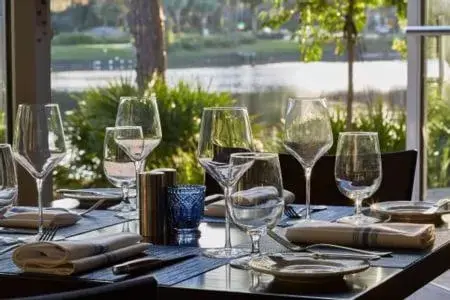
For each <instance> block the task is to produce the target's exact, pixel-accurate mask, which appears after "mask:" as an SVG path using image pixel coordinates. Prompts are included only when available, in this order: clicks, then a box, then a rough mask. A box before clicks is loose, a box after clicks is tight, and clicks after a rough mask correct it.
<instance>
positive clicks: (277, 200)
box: [227, 153, 284, 269]
mask: <svg viewBox="0 0 450 300" xmlns="http://www.w3.org/2000/svg"><path fill="white" fill-rule="evenodd" d="M230 165H231V169H236V170H239V172H241V173H243V174H242V176H241V178H240V179H239V180H238V182H237V183H236V185H235V186H234V188H233V193H232V194H231V198H230V200H229V201H228V202H227V210H228V213H229V215H230V217H231V219H232V220H233V223H234V224H236V226H238V227H239V228H241V229H243V230H245V231H246V232H247V234H248V235H249V236H250V238H251V241H252V250H251V253H250V255H249V256H245V257H241V258H236V259H234V260H232V261H231V262H230V265H232V266H234V267H237V268H242V269H249V266H248V262H249V261H250V259H252V258H253V257H255V256H258V255H261V253H260V250H259V241H260V239H261V235H264V234H266V232H267V230H270V229H272V228H274V227H275V225H276V224H277V223H278V221H279V220H280V218H281V215H282V213H283V208H284V198H283V180H282V177H281V168H280V162H279V160H278V154H275V153H233V154H231V158H230Z"/></svg>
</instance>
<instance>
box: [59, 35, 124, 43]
mask: <svg viewBox="0 0 450 300" xmlns="http://www.w3.org/2000/svg"><path fill="white" fill-rule="evenodd" d="M130 39H131V37H130V36H129V35H128V34H124V35H122V36H117V37H97V36H94V35H91V34H87V33H80V32H70V33H60V34H58V35H56V36H55V37H53V39H52V45H89V44H123V43H129V42H130Z"/></svg>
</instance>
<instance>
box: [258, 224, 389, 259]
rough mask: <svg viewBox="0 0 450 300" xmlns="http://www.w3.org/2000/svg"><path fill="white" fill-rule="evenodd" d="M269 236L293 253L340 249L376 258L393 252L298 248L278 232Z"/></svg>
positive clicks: (326, 246) (337, 247) (331, 245)
mask: <svg viewBox="0 0 450 300" xmlns="http://www.w3.org/2000/svg"><path fill="white" fill-rule="evenodd" d="M267 235H268V236H270V237H271V238H272V239H273V240H274V241H276V242H278V243H279V244H280V245H282V246H284V247H286V248H288V249H289V250H291V251H293V252H313V251H312V250H311V249H312V248H324V247H325V248H334V249H339V250H344V251H350V252H354V253H359V254H366V255H376V256H380V257H383V256H390V255H391V254H392V252H388V251H386V252H380V251H368V250H362V249H357V248H351V247H346V246H339V245H334V244H323V243H320V244H312V245H308V246H304V247H302V246H298V245H295V244H293V243H291V242H289V241H288V240H286V239H285V238H283V237H282V236H280V235H278V234H277V233H276V232H274V231H273V230H268V231H267Z"/></svg>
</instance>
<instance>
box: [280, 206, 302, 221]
mask: <svg viewBox="0 0 450 300" xmlns="http://www.w3.org/2000/svg"><path fill="white" fill-rule="evenodd" d="M304 210H305V208H302V210H301V211H300V213H301V212H302V211H304ZM284 214H285V215H286V217H288V218H291V219H300V218H301V217H302V216H301V215H300V214H299V213H297V212H296V211H295V209H294V208H293V207H292V206H290V205H285V206H284Z"/></svg>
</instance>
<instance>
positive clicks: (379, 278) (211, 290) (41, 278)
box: [0, 206, 450, 299]
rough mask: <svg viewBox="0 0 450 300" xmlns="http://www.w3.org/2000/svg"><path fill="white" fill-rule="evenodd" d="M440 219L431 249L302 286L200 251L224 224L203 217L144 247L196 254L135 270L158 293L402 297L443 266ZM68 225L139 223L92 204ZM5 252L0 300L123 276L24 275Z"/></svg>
mask: <svg viewBox="0 0 450 300" xmlns="http://www.w3.org/2000/svg"><path fill="white" fill-rule="evenodd" d="M352 212H353V209H352V208H351V207H342V206H328V207H327V209H326V210H324V211H320V212H317V213H314V214H313V215H312V216H313V219H314V218H316V217H317V218H322V219H324V218H325V219H326V218H329V219H330V218H337V217H339V216H341V215H343V214H344V215H345V214H351V213H352ZM442 218H443V221H444V222H442V224H440V225H439V226H437V227H436V240H435V243H434V245H433V246H432V248H431V249H426V250H421V251H419V250H399V249H390V250H392V251H393V254H392V255H391V257H386V258H384V257H383V258H382V259H380V260H377V261H370V265H371V266H370V267H369V268H368V269H366V270H364V271H362V272H359V273H355V274H351V275H345V276H344V277H343V279H342V280H337V281H329V282H326V281H325V282H324V281H320V282H317V283H314V282H311V283H309V284H300V283H292V282H283V281H279V280H276V279H275V278H274V277H273V276H272V275H268V274H262V273H258V272H255V271H253V270H242V269H237V268H233V267H231V266H230V265H229V264H228V262H229V260H227V259H215V258H208V257H206V256H203V255H202V249H204V248H210V247H222V246H223V243H224V237H225V225H224V222H221V221H220V219H216V220H214V219H211V218H210V219H208V218H205V219H204V220H203V222H202V223H201V224H200V226H199V232H198V238H194V239H192V238H190V239H184V238H183V237H180V236H178V237H174V239H173V240H172V243H171V244H170V245H150V248H149V250H148V252H149V254H152V255H156V256H161V257H164V256H170V255H174V254H180V253H183V254H186V253H187V254H189V253H191V254H192V253H194V254H198V255H197V257H196V258H194V259H190V260H188V261H185V262H182V263H179V264H177V265H173V266H169V267H165V268H162V269H159V270H156V271H151V272H149V273H147V274H140V275H139V276H153V277H155V279H156V280H157V281H158V284H159V287H158V298H159V299H169V298H170V299H174V297H185V298H186V299H381V298H382V297H388V298H389V299H402V298H405V297H407V296H409V295H410V294H412V293H414V292H415V291H416V290H418V289H420V288H421V287H423V286H424V285H426V284H427V283H428V282H430V281H432V280H433V279H435V278H436V277H438V276H439V275H440V274H442V273H444V272H445V271H447V270H448V269H449V267H450V259H449V257H450V225H449V224H450V215H447V216H443V217H442ZM295 221H296V220H291V219H289V218H285V220H284V221H283V222H284V226H278V227H277V228H275V230H276V231H277V232H279V233H281V234H282V233H283V230H285V227H286V226H289V225H291V223H295ZM286 224H287V225H286ZM71 227H73V228H71ZM71 227H67V228H61V229H60V230H59V231H58V234H57V236H59V237H60V238H61V237H62V238H65V239H74V240H76V239H90V238H92V239H95V237H98V236H100V235H102V234H105V233H115V232H124V231H130V232H135V231H137V230H138V227H139V225H138V222H137V221H136V220H125V219H121V218H116V217H114V212H113V211H108V210H98V211H95V212H93V213H92V214H90V215H87V216H86V217H85V218H83V219H82V220H81V221H80V224H78V225H77V226H71ZM231 241H232V245H234V246H236V247H249V245H250V239H249V237H248V235H247V234H246V233H245V232H243V231H241V230H240V229H239V228H237V227H235V226H232V227H231ZM0 250H1V247H0ZM261 250H262V252H271V251H274V252H280V251H281V252H283V251H284V252H287V249H285V248H284V249H283V247H282V246H281V245H279V244H278V243H276V242H275V241H273V240H272V239H271V238H270V237H268V236H264V237H263V238H262V240H261ZM376 250H379V249H376ZM11 254H12V252H7V253H4V254H1V255H0V286H1V289H0V298H1V299H5V298H9V297H18V296H26V295H33V294H39V293H46V294H48V293H52V292H60V291H65V290H72V289H80V288H85V287H92V286H97V285H103V284H108V283H111V282H116V281H121V280H126V279H128V278H130V276H125V275H121V276H115V275H114V274H112V272H111V266H106V267H105V268H102V269H101V270H94V271H91V272H87V273H84V274H80V275H73V276H56V275H44V274H37V273H25V272H22V271H21V270H20V269H18V268H17V267H16V266H15V265H14V264H13V263H12V260H11ZM143 299H145V297H143Z"/></svg>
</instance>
